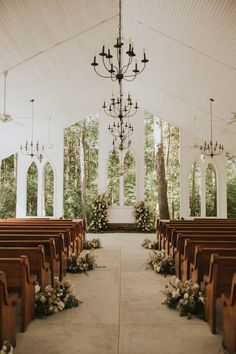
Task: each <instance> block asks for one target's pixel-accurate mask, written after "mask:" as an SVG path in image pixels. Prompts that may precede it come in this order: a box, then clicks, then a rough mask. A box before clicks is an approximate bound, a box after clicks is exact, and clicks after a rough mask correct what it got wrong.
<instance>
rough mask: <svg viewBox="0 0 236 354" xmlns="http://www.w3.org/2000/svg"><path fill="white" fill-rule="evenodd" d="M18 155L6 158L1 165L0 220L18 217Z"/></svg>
mask: <svg viewBox="0 0 236 354" xmlns="http://www.w3.org/2000/svg"><path fill="white" fill-rule="evenodd" d="M16 173H17V154H15V155H11V156H9V157H6V158H5V159H3V160H2V163H1V175H0V218H1V219H5V218H14V217H15V216H16Z"/></svg>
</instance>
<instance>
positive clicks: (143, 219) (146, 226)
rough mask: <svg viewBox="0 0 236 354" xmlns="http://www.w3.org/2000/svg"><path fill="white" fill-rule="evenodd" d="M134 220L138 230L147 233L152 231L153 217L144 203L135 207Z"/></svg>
mask: <svg viewBox="0 0 236 354" xmlns="http://www.w3.org/2000/svg"><path fill="white" fill-rule="evenodd" d="M135 218H136V222H137V227H138V230H140V231H143V232H147V231H151V230H153V229H154V217H153V214H152V212H151V209H150V207H149V206H148V205H146V204H145V202H143V201H142V202H140V203H138V204H137V205H135Z"/></svg>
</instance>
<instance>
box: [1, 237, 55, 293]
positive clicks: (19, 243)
mask: <svg viewBox="0 0 236 354" xmlns="http://www.w3.org/2000/svg"><path fill="white" fill-rule="evenodd" d="M2 236H3V235H2ZM12 236H14V235H12ZM9 237H10V235H8V237H7V239H6V240H3V239H2V238H0V247H35V246H38V245H43V247H44V251H45V260H46V262H47V263H48V264H49V265H50V273H51V285H52V286H53V285H54V278H55V277H59V267H60V264H59V256H58V255H57V253H56V245H55V240H54V239H53V238H50V239H49V240H42V239H41V240H38V239H37V238H36V239H33V240H24V239H23V240H22V239H21V238H20V239H19V238H18V239H17V240H13V239H12V238H11V239H9Z"/></svg>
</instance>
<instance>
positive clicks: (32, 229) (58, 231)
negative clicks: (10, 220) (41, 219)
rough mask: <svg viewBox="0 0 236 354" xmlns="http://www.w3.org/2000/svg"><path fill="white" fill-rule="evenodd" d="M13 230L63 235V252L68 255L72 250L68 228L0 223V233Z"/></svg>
mask: <svg viewBox="0 0 236 354" xmlns="http://www.w3.org/2000/svg"><path fill="white" fill-rule="evenodd" d="M15 231H17V232H21V233H22V232H23V233H25V234H26V233H31V234H33V233H34V234H40V235H43V234H46V235H49V234H50V235H51V237H53V235H54V234H61V235H63V237H64V246H65V249H64V252H65V253H66V254H67V255H68V256H69V255H70V254H71V253H73V252H74V249H73V243H72V242H71V234H70V230H69V229H64V228H60V227H54V226H53V227H50V226H48V227H47V226H38V225H27V226H26V225H22V224H16V223H15V224H14V225H13V224H9V225H6V224H5V225H2V223H0V233H6V232H8V233H10V232H11V233H14V232H15Z"/></svg>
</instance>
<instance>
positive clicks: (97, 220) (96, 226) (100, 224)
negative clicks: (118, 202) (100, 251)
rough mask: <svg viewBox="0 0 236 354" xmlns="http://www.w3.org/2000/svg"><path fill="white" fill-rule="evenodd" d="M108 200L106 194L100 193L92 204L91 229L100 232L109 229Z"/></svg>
mask: <svg viewBox="0 0 236 354" xmlns="http://www.w3.org/2000/svg"><path fill="white" fill-rule="evenodd" d="M107 207H108V206H107V200H106V195H105V194H100V195H98V196H97V198H96V199H95V201H94V202H93V204H92V210H91V220H92V221H91V223H90V225H89V230H90V231H94V232H98V231H104V230H106V229H107V223H108V220H107Z"/></svg>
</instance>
